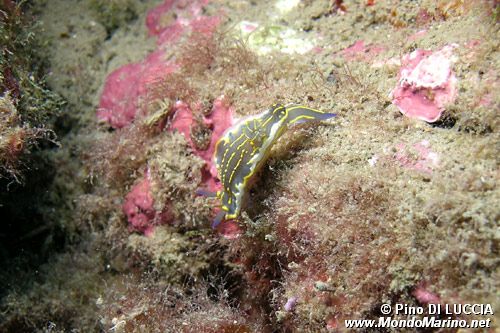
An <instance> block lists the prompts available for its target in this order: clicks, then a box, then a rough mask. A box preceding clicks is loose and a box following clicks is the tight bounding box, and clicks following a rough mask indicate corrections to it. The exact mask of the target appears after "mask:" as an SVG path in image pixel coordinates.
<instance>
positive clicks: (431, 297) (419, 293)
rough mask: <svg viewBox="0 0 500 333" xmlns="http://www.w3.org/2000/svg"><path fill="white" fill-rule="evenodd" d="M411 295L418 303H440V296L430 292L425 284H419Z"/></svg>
mask: <svg viewBox="0 0 500 333" xmlns="http://www.w3.org/2000/svg"><path fill="white" fill-rule="evenodd" d="M412 295H413V296H414V297H415V298H416V299H417V301H418V302H419V303H420V304H440V303H441V298H440V297H439V296H438V295H436V294H434V293H433V292H430V291H429V290H428V289H427V288H426V286H425V284H419V285H418V286H417V287H416V288H415V290H413V292H412Z"/></svg>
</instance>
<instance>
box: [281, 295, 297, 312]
mask: <svg viewBox="0 0 500 333" xmlns="http://www.w3.org/2000/svg"><path fill="white" fill-rule="evenodd" d="M298 299H299V298H298V297H296V296H292V297H290V298H289V299H288V300H287V301H286V303H285V306H284V309H285V311H289V312H290V311H292V310H293V308H295V305H296V304H297V301H298Z"/></svg>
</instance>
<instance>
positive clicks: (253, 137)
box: [212, 104, 335, 228]
mask: <svg viewBox="0 0 500 333" xmlns="http://www.w3.org/2000/svg"><path fill="white" fill-rule="evenodd" d="M334 116H335V114H333V113H327V112H323V111H320V110H316V109H312V108H309V107H306V106H302V105H296V104H289V105H286V106H284V105H281V104H274V105H273V106H271V107H270V108H269V109H267V110H265V111H264V112H262V113H260V114H257V115H254V116H250V117H246V118H244V119H242V120H241V121H239V122H238V123H236V124H235V125H233V126H231V127H230V128H228V129H227V130H226V132H225V133H224V134H223V135H222V136H221V137H220V139H219V141H218V142H217V144H216V146H215V152H214V162H215V166H216V168H217V173H218V176H219V179H220V182H221V185H222V189H221V190H220V191H218V192H217V193H216V194H215V196H216V197H217V198H218V199H219V200H220V203H221V211H220V212H219V213H218V214H217V216H216V217H215V219H214V222H213V223H212V227H213V228H215V227H216V226H217V225H218V224H219V223H220V222H221V221H222V220H229V219H234V218H237V217H238V215H239V214H240V211H241V205H242V203H243V202H244V199H245V195H246V193H247V191H248V188H247V187H248V182H249V180H250V179H251V178H252V176H253V175H254V174H255V173H256V172H257V171H259V169H260V168H261V167H262V166H263V164H264V163H265V161H266V160H267V158H268V156H269V152H270V151H271V147H272V145H273V144H274V143H275V142H276V140H278V138H279V137H280V136H281V135H282V134H283V133H284V132H285V130H286V129H287V128H289V127H290V126H291V125H294V124H299V123H304V122H307V121H311V120H326V119H329V118H331V117H334Z"/></svg>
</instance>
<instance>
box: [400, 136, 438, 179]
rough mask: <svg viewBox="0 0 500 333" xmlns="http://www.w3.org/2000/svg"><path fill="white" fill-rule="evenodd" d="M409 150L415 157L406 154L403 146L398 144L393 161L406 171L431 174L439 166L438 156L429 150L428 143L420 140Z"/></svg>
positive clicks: (406, 151) (406, 150)
mask: <svg viewBox="0 0 500 333" xmlns="http://www.w3.org/2000/svg"><path fill="white" fill-rule="evenodd" d="M411 148H412V149H411V153H413V152H414V153H416V154H415V156H411V155H413V154H411V153H409V152H408V149H406V146H405V144H403V143H400V144H398V145H397V146H396V149H397V151H396V154H395V156H394V157H395V159H396V160H397V161H398V162H399V163H400V164H401V165H402V166H403V167H405V168H407V169H411V170H415V171H419V172H423V173H428V174H430V173H432V169H433V168H434V167H436V166H437V165H438V164H439V155H438V154H437V153H435V152H433V151H432V150H431V149H430V143H429V141H427V140H422V141H421V142H418V143H416V144H414V145H413V146H412V147H411ZM410 154H411V155H410Z"/></svg>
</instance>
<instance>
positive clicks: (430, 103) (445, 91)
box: [392, 45, 457, 123]
mask: <svg viewBox="0 0 500 333" xmlns="http://www.w3.org/2000/svg"><path fill="white" fill-rule="evenodd" d="M454 48H455V45H448V46H445V47H444V48H442V49H441V50H439V51H436V52H432V51H428V50H422V49H418V50H415V51H413V52H412V53H410V54H409V55H405V56H404V57H403V65H402V67H401V70H400V72H399V83H398V85H397V87H396V88H395V89H394V90H393V91H392V97H393V100H392V102H393V103H394V104H395V105H396V106H397V107H398V108H399V110H400V111H401V113H403V114H404V115H406V116H407V117H410V118H416V119H420V120H424V121H426V122H430V123H432V122H435V121H437V120H438V119H439V118H440V117H441V114H442V112H443V111H444V107H445V105H446V104H449V103H452V102H453V101H454V100H455V98H456V96H457V78H456V77H455V74H454V73H453V71H452V68H451V66H452V63H453V61H454V59H453V56H452V52H453V49H454Z"/></svg>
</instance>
